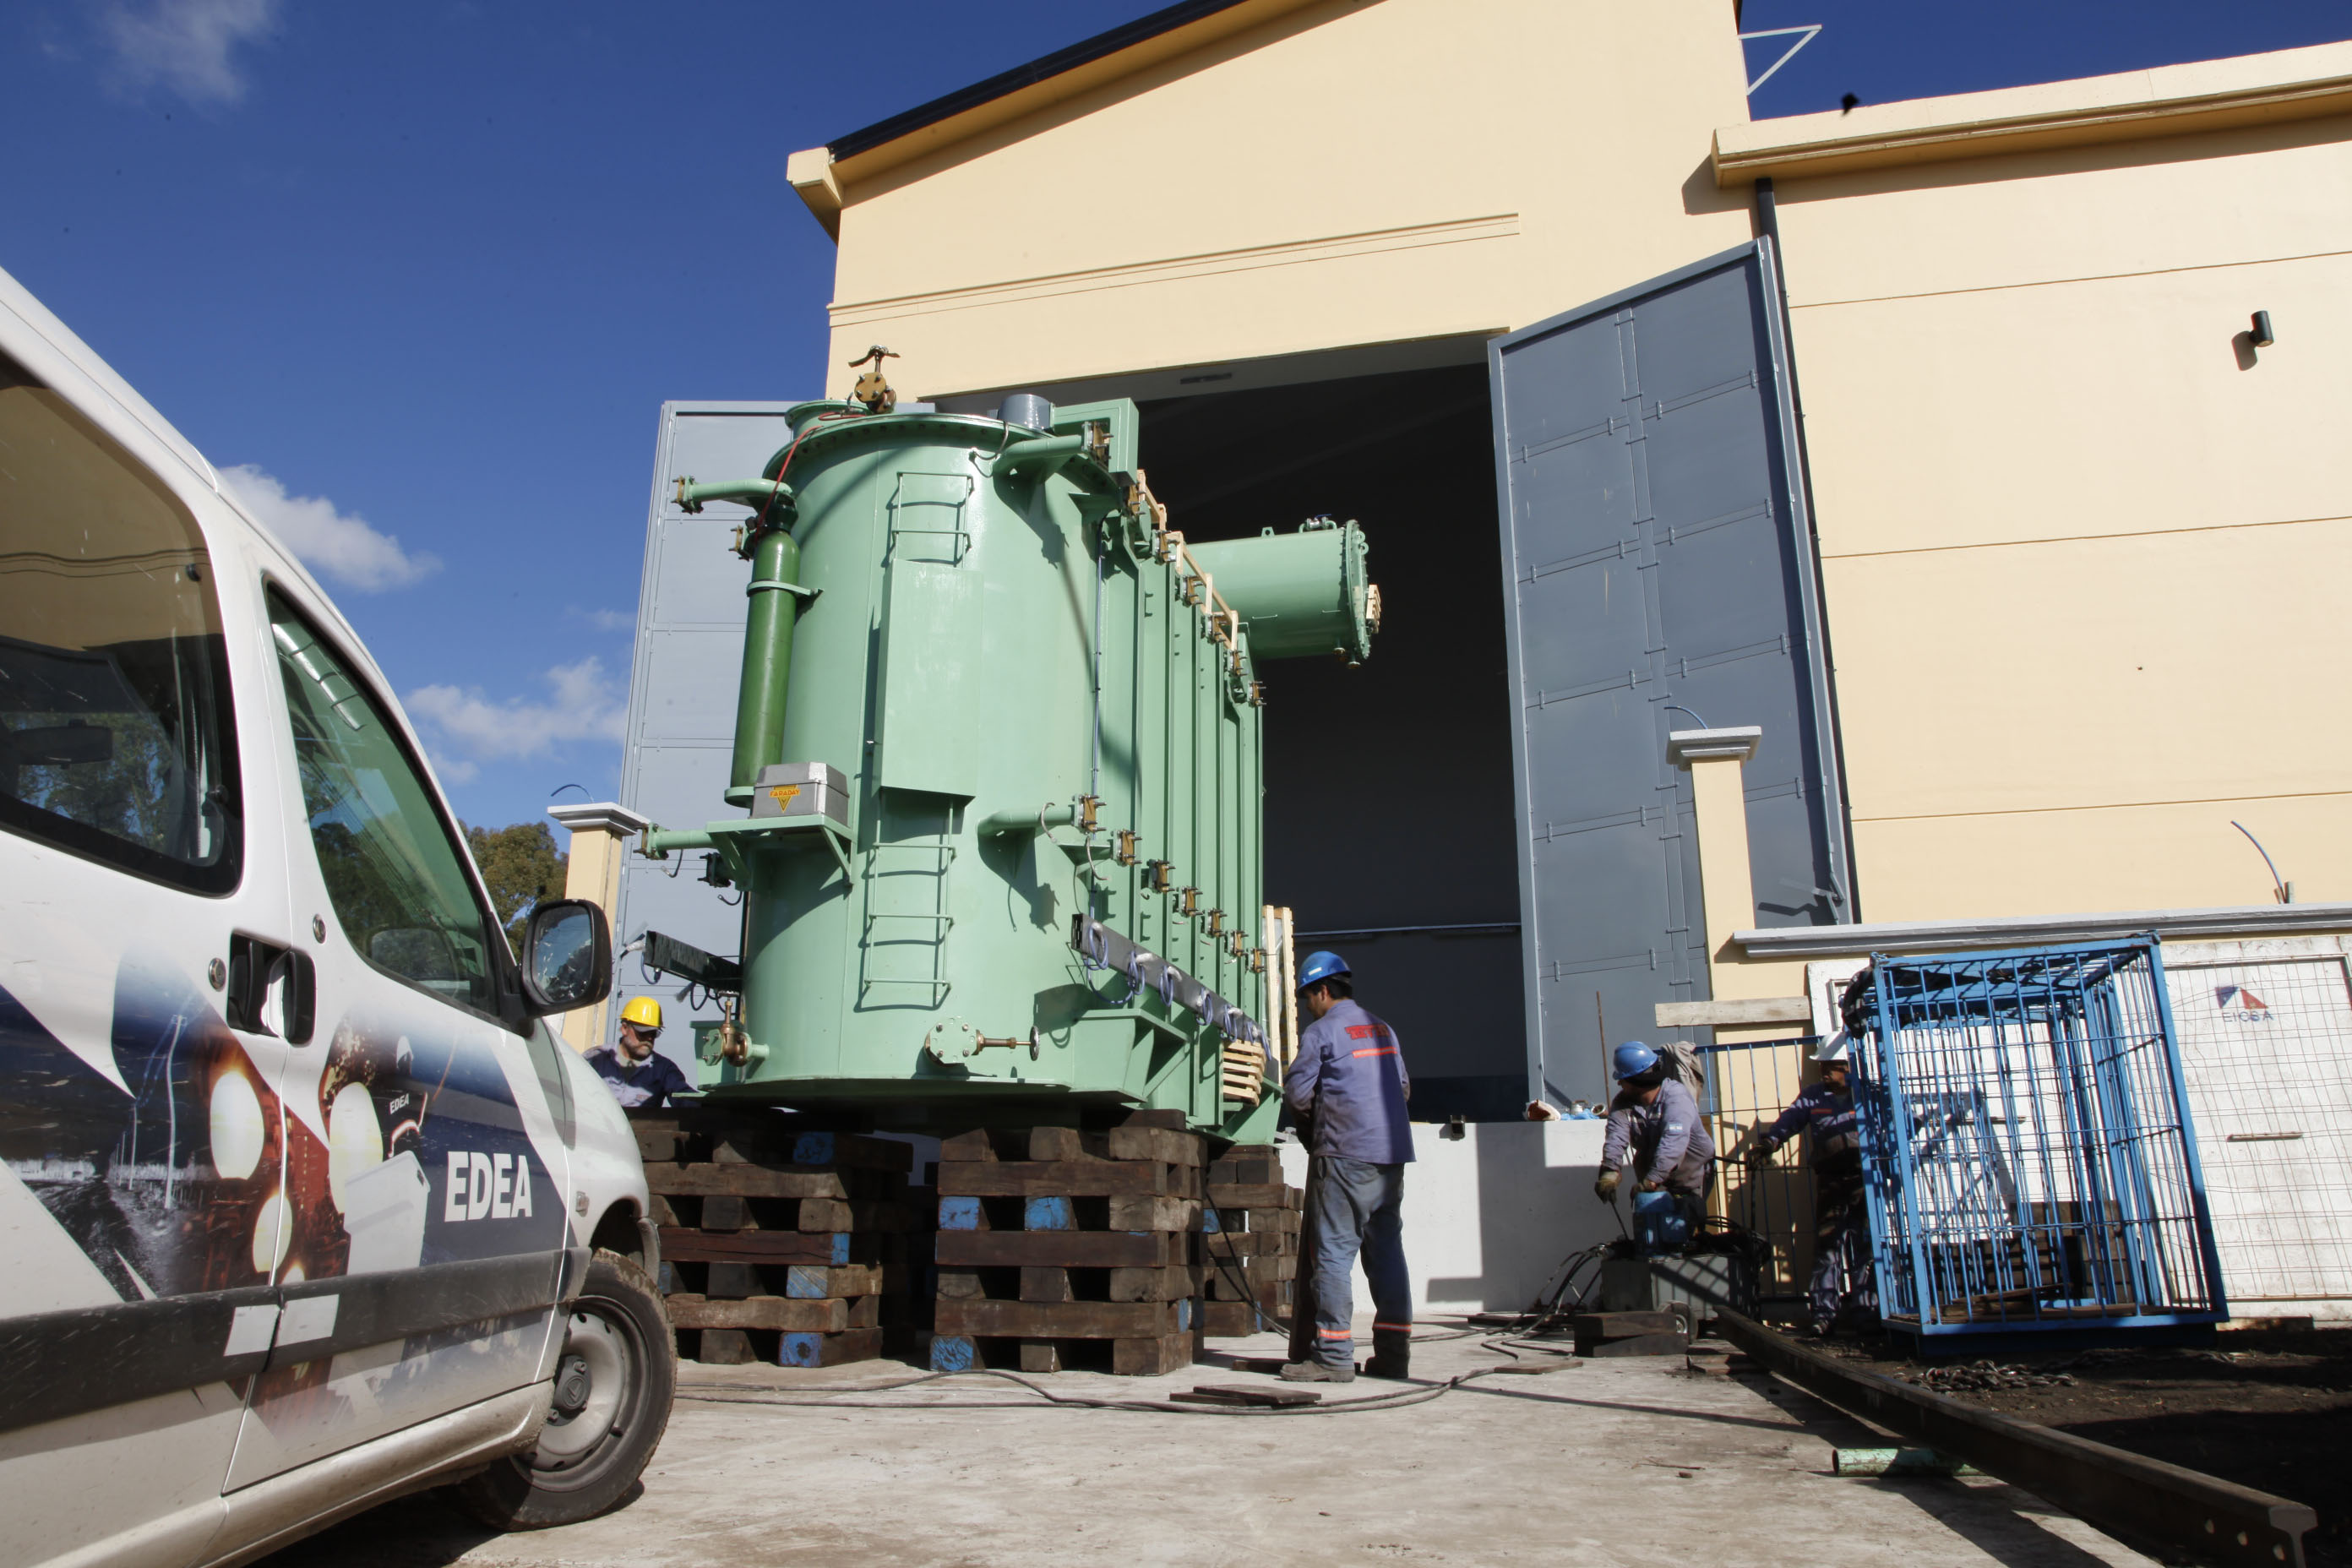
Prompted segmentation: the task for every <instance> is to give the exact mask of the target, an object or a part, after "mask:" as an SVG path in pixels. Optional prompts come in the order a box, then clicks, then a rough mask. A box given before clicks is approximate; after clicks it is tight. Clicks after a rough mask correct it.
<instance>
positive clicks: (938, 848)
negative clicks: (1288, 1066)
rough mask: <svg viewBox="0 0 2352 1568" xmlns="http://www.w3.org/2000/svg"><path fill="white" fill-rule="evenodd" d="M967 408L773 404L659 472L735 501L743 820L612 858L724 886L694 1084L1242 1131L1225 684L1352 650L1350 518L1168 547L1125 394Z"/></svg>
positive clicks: (1246, 809)
mask: <svg viewBox="0 0 2352 1568" xmlns="http://www.w3.org/2000/svg"><path fill="white" fill-rule="evenodd" d="M886 406H887V405H886ZM999 412H1000V413H1001V414H1003V415H1004V416H1006V417H1004V418H985V417H981V416H970V415H955V414H943V413H935V412H924V411H915V410H909V411H907V412H903V413H892V412H881V413H877V412H873V411H871V410H870V409H869V408H868V407H867V406H866V405H861V404H859V403H855V402H830V401H827V402H813V403H805V404H801V405H795V406H794V407H793V408H792V409H791V410H790V411H789V413H788V419H789V422H790V424H791V426H792V429H793V439H792V442H791V444H790V445H788V446H787V447H784V448H783V449H782V450H780V451H779V452H777V453H776V454H775V456H774V457H773V458H771V459H770V460H769V462H768V463H767V465H766V466H765V468H763V469H762V471H761V474H760V475H759V476H758V477H756V478H743V479H717V480H710V481H704V480H700V479H696V478H695V477H693V476H676V477H675V482H676V484H677V494H678V499H679V500H680V502H681V504H682V505H684V506H685V507H686V508H687V509H688V510H697V509H698V507H699V506H700V504H701V503H702V502H704V501H708V500H731V501H736V502H739V503H740V504H742V505H745V506H748V507H750V508H751V509H752V510H753V512H754V516H753V519H752V521H751V522H750V523H748V524H746V525H745V527H744V529H743V531H742V532H741V534H740V536H739V540H738V549H739V552H740V553H741V554H742V555H743V556H744V557H745V559H747V560H748V561H749V562H750V563H751V575H750V580H749V582H748V584H747V587H746V592H747V593H748V594H749V595H750V597H751V605H750V614H749V617H748V622H747V628H746V638H745V645H744V653H743V673H742V683H741V688H740V692H739V707H738V715H737V726H736V742H735V752H734V759H733V766H732V769H731V773H730V782H729V786H728V789H727V791H726V800H727V804H728V805H733V806H735V807H737V808H739V809H748V810H749V812H750V815H748V816H740V817H736V818H731V819H730V820H725V821H719V822H713V823H710V824H709V825H708V826H705V827H701V828H693V829H664V828H658V827H656V828H653V829H649V830H648V831H647V833H646V837H645V840H644V843H643V845H642V848H643V850H644V852H646V853H647V854H650V855H653V856H655V857H656V858H660V857H666V856H667V855H671V854H675V853H678V852H680V851H684V850H689V849H697V848H708V849H710V850H713V851H715V852H716V853H718V854H719V856H720V857H721V858H722V859H723V861H724V863H725V865H726V867H727V868H728V870H729V872H730V875H731V876H732V879H734V881H735V882H736V883H737V884H738V885H739V886H740V887H741V888H742V889H744V914H743V949H742V956H741V960H740V981H739V982H738V983H737V984H740V1014H738V1015H736V1016H734V1017H733V1018H732V1019H731V1020H730V1025H729V1026H727V1027H725V1028H722V1029H720V1030H719V1031H715V1032H713V1040H714V1042H715V1044H716V1046H717V1050H716V1052H715V1054H717V1055H719V1057H720V1058H721V1060H720V1061H719V1063H718V1064H717V1067H716V1070H715V1078H716V1079H717V1081H716V1083H715V1084H714V1085H713V1089H714V1092H715V1093H717V1094H719V1095H720V1096H723V1097H728V1098H743V1099H751V1100H772V1101H776V1102H780V1103H787V1104H794V1105H811V1106H815V1105H825V1104H834V1105H839V1104H844V1103H853V1104H863V1105H866V1106H869V1107H874V1108H876V1109H877V1113H878V1114H879V1115H880V1116H881V1118H882V1119H883V1120H886V1121H896V1122H898V1123H899V1124H905V1125H922V1124H927V1123H928V1124H936V1125H941V1126H945V1125H949V1124H954V1125H959V1126H969V1125H971V1123H972V1121H974V1120H992V1121H1019V1120H1023V1119H1028V1120H1036V1121H1073V1120H1076V1117H1077V1114H1078V1112H1079V1111H1080V1110H1082V1109H1083V1108H1086V1107H1088V1106H1097V1107H1102V1108H1105V1109H1109V1108H1118V1107H1129V1108H1131V1107H1137V1106H1150V1107H1159V1108H1168V1109H1175V1110H1181V1111H1182V1112H1183V1113H1184V1115H1185V1117H1186V1119H1187V1121H1188V1122H1189V1123H1190V1124H1191V1125H1192V1126H1193V1127H1196V1128H1198V1129H1201V1130H1202V1131H1216V1132H1219V1133H1221V1134H1223V1135H1224V1136H1227V1137H1231V1138H1235V1139H1240V1140H1244V1141H1263V1140H1264V1139H1265V1138H1268V1137H1270V1136H1271V1135H1272V1131H1273V1117H1274V1113H1275V1106H1274V1103H1273V1100H1274V1096H1273V1095H1272V1094H1270V1093H1268V1092H1266V1089H1265V1081H1266V1071H1265V1069H1266V1068H1267V1067H1268V1066H1269V1065H1270V1060H1269V1056H1268V1052H1269V1049H1270V1047H1273V1046H1274V1044H1275V1043H1276V1041H1275V1034H1276V1030H1275V1026H1274V1024H1273V1023H1272V1022H1270V1020H1271V1019H1272V1017H1273V1016H1274V1005H1275V1004H1276V1003H1278V1002H1279V1001H1280V1000H1281V998H1280V997H1279V996H1278V995H1276V994H1273V993H1271V992H1270V989H1269V985H1268V973H1269V969H1270V968H1278V967H1279V965H1278V963H1276V964H1272V965H1270V964H1269V955H1268V953H1267V952H1266V950H1265V946H1264V945H1263V943H1264V941H1265V938H1264V935H1263V933H1264V931H1265V904H1264V897H1265V894H1264V887H1263V882H1264V845H1263V837H1262V836H1263V819H1262V810H1261V795H1262V790H1263V765H1262V745H1261V737H1262V733H1263V729H1264V713H1265V707H1264V694H1265V688H1264V685H1263V684H1262V682H1261V679H1260V676H1259V673H1258V667H1259V665H1260V663H1261V661H1263V660H1265V659H1267V658H1274V657H1280V656H1308V655H1312V656H1317V657H1322V658H1332V657H1337V658H1341V659H1343V660H1346V661H1348V662H1349V663H1354V662H1357V661H1360V660H1361V659H1362V658H1366V657H1368V655H1369V653H1370V640H1371V637H1372V636H1373V634H1374V633H1375V632H1376V631H1377V629H1378V618H1379V599H1378V590H1377V589H1376V588H1374V587H1373V586H1372V584H1370V581H1369V579H1368V577H1367V575H1366V570H1365V567H1366V553H1365V545H1364V539H1363V534H1362V531H1361V530H1360V529H1359V528H1358V527H1357V526H1356V525H1355V524H1354V523H1352V522H1350V523H1345V524H1339V523H1333V522H1331V521H1328V520H1327V519H1317V520H1313V521H1310V522H1309V523H1308V524H1307V526H1306V527H1305V528H1303V529H1302V530H1300V531H1298V532H1296V533H1283V534H1276V533H1273V532H1271V531H1269V532H1268V533H1267V534H1266V535H1265V537H1262V538H1257V539H1244V540H1235V541H1230V542H1220V543H1216V544H1213V545H1199V546H1189V545H1187V543H1186V542H1185V541H1184V539H1183V536H1182V535H1181V533H1179V532H1176V531H1172V530H1171V529H1170V528H1169V526H1168V517H1167V512H1166V509H1165V508H1164V507H1162V506H1161V505H1160V504H1159V503H1158V502H1157V501H1156V500H1153V498H1152V496H1151V494H1150V489H1149V487H1148V485H1147V484H1146V482H1145V479H1144V478H1143V475H1142V473H1141V472H1140V470H1139V468H1138V467H1137V462H1136V457H1137V440H1138V429H1137V426H1138V419H1137V414H1136V409H1135V406H1134V405H1133V404H1131V403H1129V402H1125V401H1119V402H1115V403H1100V404H1089V405H1077V406H1071V407H1065V408H1061V409H1054V408H1052V407H1051V406H1050V405H1047V404H1046V403H1045V401H1044V400H1043V399H1041V398H1036V397H1034V396H1015V397H1013V398H1009V399H1007V400H1006V403H1005V405H1004V406H1003V408H1001V409H1000V410H999ZM728 967H729V968H730V970H731V966H728Z"/></svg>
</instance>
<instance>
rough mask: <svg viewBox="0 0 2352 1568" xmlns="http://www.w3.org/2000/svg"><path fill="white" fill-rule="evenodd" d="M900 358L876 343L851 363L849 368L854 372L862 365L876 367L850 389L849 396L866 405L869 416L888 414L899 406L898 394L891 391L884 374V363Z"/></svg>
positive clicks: (860, 377)
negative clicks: (868, 364)
mask: <svg viewBox="0 0 2352 1568" xmlns="http://www.w3.org/2000/svg"><path fill="white" fill-rule="evenodd" d="M897 358H898V355H897V354H895V353H891V352H890V351H889V350H888V349H886V348H884V347H883V346H882V345H881V344H880V343H876V344H875V345H874V346H873V347H872V348H869V349H867V350H866V352H865V353H862V354H860V355H858V356H857V357H856V359H854V360H851V361H850V362H849V367H850V368H851V369H852V370H855V369H856V368H857V367H858V366H859V365H861V364H867V363H871V364H872V365H873V366H874V368H873V369H872V370H869V371H867V372H866V374H864V375H861V376H859V377H858V378H857V384H856V385H855V386H853V387H851V388H850V389H849V395H850V396H852V397H854V398H856V400H857V401H858V402H860V403H863V404H864V405H866V412H867V413H868V414H887V413H889V412H890V410H892V409H893V408H896V407H897V406H898V393H897V392H895V391H893V390H892V389H891V386H890V383H889V381H888V380H887V378H886V377H885V376H884V375H883V374H882V362H883V361H884V360H886V359H897Z"/></svg>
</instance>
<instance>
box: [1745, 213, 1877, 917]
mask: <svg viewBox="0 0 2352 1568" xmlns="http://www.w3.org/2000/svg"><path fill="white" fill-rule="evenodd" d="M1756 233H1757V237H1759V239H1761V240H1762V241H1763V242H1764V243H1765V244H1766V245H1767V246H1769V247H1771V252H1772V275H1773V278H1774V279H1775V280H1776V281H1777V282H1778V283H1779V285H1780V286H1779V288H1778V289H1776V290H1775V292H1774V297H1773V299H1772V300H1770V301H1769V304H1770V307H1771V309H1772V310H1773V312H1774V313H1775V314H1776V315H1778V316H1779V317H1780V342H1782V343H1784V344H1786V345H1787V347H1788V360H1789V401H1790V404H1791V405H1792V406H1793V408H1794V410H1795V412H1796V416H1797V417H1796V419H1795V421H1794V424H1795V426H1796V432H1797V451H1796V458H1797V480H1798V483H1799V484H1801V485H1802V486H1803V487H1804V501H1805V526H1806V528H1807V530H1808V531H1810V532H1811V534H1812V536H1813V537H1812V546H1813V548H1812V573H1813V603H1814V604H1815V605H1819V606H1820V607H1821V611H1820V614H1821V628H1822V633H1821V635H1822V648H1821V656H1822V668H1823V671H1824V673H1825V675H1826V678H1827V679H1826V684H1827V687H1828V689H1829V693H1830V707H1831V711H1830V712H1828V713H1825V714H1823V715H1822V719H1823V720H1824V721H1827V722H1828V723H1829V725H1830V733H1831V735H1832V738H1833V742H1834V751H1835V753H1836V758H1837V773H1838V805H1839V806H1840V809H1841V815H1842V817H1843V820H1841V821H1840V822H1839V823H1838V824H1837V828H1838V831H1839V832H1840V833H1841V834H1842V835H1843V836H1844V838H1845V844H1844V850H1845V857H1844V858H1845V896H1846V907H1845V911H1844V918H1845V919H1846V920H1848V921H1860V920H1861V919H1862V869H1861V868H1860V867H1858V866H1856V865H1855V864H1854V857H1853V790H1852V788H1851V787H1850V786H1849V785H1848V784H1847V782H1846V767H1845V726H1844V725H1843V724H1842V723H1840V722H1839V721H1838V720H1839V717H1840V715H1839V714H1838V713H1837V711H1836V708H1837V660H1836V659H1835V658H1832V657H1831V653H1830V611H1829V585H1828V584H1826V583H1824V582H1823V581H1822V541H1821V524H1820V522H1819V521H1818V518H1819V516H1820V514H1819V513H1817V512H1815V511H1814V510H1813V459H1812V454H1811V451H1810V450H1809V448H1808V444H1807V441H1806V439H1805V417H1804V408H1805V397H1804V394H1803V392H1802V391H1801V389H1800V388H1799V386H1798V383H1797V340H1796V333H1795V330H1794V326H1795V324H1794V323H1793V322H1792V321H1790V317H1789V271H1788V258H1787V253H1786V252H1785V251H1783V250H1782V248H1781V246H1780V199H1779V197H1777V196H1776V195H1773V191H1772V179H1771V176H1770V175H1769V174H1767V175H1765V176H1763V177H1762V178H1760V179H1759V180H1758V181H1757V182H1756Z"/></svg>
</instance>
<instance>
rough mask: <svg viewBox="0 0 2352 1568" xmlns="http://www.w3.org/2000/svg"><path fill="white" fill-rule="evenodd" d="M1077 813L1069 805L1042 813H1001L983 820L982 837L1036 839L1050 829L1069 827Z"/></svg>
mask: <svg viewBox="0 0 2352 1568" xmlns="http://www.w3.org/2000/svg"><path fill="white" fill-rule="evenodd" d="M1077 815H1078V814H1077V812H1076V809H1075V808H1074V807H1071V806H1068V805H1049V806H1046V807H1045V809H1044V810H1042V811H1000V812H996V813H994V814H992V815H991V816H988V817H986V818H984V819H982V822H981V825H980V831H981V835H982V837H987V838H1001V837H1003V836H1004V835H1006V834H1008V833H1019V834H1024V835H1028V836H1030V837H1034V836H1035V835H1037V834H1039V833H1042V832H1044V831H1045V829H1047V828H1049V827H1067V826H1069V825H1070V824H1071V823H1072V822H1075V821H1076V820H1077Z"/></svg>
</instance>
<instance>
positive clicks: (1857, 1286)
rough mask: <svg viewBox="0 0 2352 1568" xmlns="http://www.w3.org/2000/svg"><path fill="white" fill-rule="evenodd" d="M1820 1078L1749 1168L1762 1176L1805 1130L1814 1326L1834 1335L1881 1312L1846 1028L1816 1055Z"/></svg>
mask: <svg viewBox="0 0 2352 1568" xmlns="http://www.w3.org/2000/svg"><path fill="white" fill-rule="evenodd" d="M1813 1061H1814V1062H1815V1063H1816V1064H1817V1065H1818V1066H1819V1067H1820V1068H1821V1074H1822V1076H1821V1078H1820V1079H1819V1080H1818V1081H1816V1082H1814V1083H1811V1084H1808V1085H1806V1086H1805V1088H1804V1089H1803V1090H1802V1091H1801V1092H1800V1093H1799V1094H1798V1096H1797V1098H1796V1099H1794V1100H1790V1102H1789V1108H1788V1109H1787V1110H1784V1111H1782V1112H1781V1113H1780V1117H1779V1119H1778V1120H1776V1121H1773V1123H1772V1124H1771V1125H1770V1126H1769V1127H1767V1128H1765V1129H1764V1130H1763V1131H1760V1132H1759V1133H1758V1134H1757V1135H1756V1142H1753V1143H1751V1144H1749V1145H1748V1164H1749V1165H1751V1166H1753V1167H1754V1168H1755V1174H1754V1176H1751V1178H1750V1179H1751V1180H1753V1179H1756V1178H1758V1177H1760V1176H1761V1175H1762V1173H1763V1171H1764V1169H1765V1168H1766V1167H1768V1166H1769V1164H1770V1163H1771V1160H1772V1156H1773V1155H1774V1154H1775V1153H1777V1152H1779V1151H1780V1148H1781V1146H1782V1145H1783V1144H1785V1143H1787V1142H1789V1140H1790V1139H1791V1138H1793V1137H1795V1136H1797V1134H1799V1133H1800V1132H1801V1133H1803V1134H1804V1139H1805V1163H1806V1164H1808V1165H1810V1166H1811V1167H1812V1172H1813V1277H1812V1279H1811V1281H1810V1282H1809V1289H1808V1290H1807V1296H1808V1304H1809V1305H1810V1306H1811V1309H1812V1327H1813V1331H1814V1332H1815V1333H1817V1334H1827V1333H1829V1332H1831V1331H1832V1330H1834V1329H1835V1328H1837V1327H1838V1325H1839V1322H1840V1321H1841V1320H1842V1319H1843V1320H1846V1321H1869V1320H1872V1319H1874V1318H1876V1317H1877V1315H1878V1289H1877V1280H1876V1279H1874V1277H1873V1273H1872V1265H1871V1256H1870V1223H1869V1215H1868V1214H1867V1213H1866V1212H1865V1211H1864V1207H1863V1174H1862V1128H1861V1124H1860V1122H1859V1121H1857V1120H1856V1119H1855V1116H1854V1108H1853V1083H1852V1081H1851V1079H1850V1077H1849V1074H1848V1069H1847V1062H1846V1037H1845V1035H1844V1033H1843V1031H1841V1032H1839V1033H1838V1034H1836V1035H1834V1036H1832V1037H1831V1038H1830V1039H1828V1040H1827V1041H1825V1042H1823V1043H1822V1047H1821V1048H1820V1049H1819V1050H1817V1051H1815V1052H1814V1053H1813Z"/></svg>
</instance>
